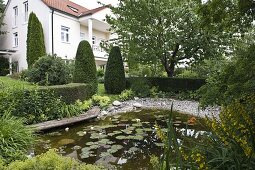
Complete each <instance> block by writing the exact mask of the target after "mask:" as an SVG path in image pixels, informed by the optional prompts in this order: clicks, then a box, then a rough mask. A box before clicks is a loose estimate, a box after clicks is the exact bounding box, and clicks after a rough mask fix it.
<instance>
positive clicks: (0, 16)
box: [0, 0, 5, 35]
mask: <svg viewBox="0 0 255 170" xmlns="http://www.w3.org/2000/svg"><path fill="white" fill-rule="evenodd" d="M4 9H5V5H4V2H3V0H0V35H1V34H4V33H5V32H4V31H2V30H1V27H2V26H3V25H4V23H3V18H4Z"/></svg>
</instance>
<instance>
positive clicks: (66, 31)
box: [61, 26, 70, 43]
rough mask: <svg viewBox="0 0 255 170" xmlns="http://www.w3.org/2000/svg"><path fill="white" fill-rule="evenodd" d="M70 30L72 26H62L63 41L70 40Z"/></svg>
mask: <svg viewBox="0 0 255 170" xmlns="http://www.w3.org/2000/svg"><path fill="white" fill-rule="evenodd" d="M69 30H70V28H68V27H65V26H61V41H62V42H66V43H68V42H69Z"/></svg>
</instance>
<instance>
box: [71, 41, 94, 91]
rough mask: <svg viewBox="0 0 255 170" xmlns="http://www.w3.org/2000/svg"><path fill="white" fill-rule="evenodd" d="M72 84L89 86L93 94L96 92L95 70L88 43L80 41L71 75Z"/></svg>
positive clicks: (92, 55)
mask: <svg viewBox="0 0 255 170" xmlns="http://www.w3.org/2000/svg"><path fill="white" fill-rule="evenodd" d="M73 82H74V83H86V84H91V85H92V88H93V90H92V91H93V93H96V90H97V69H96V62H95V57H94V54H93V51H92V49H91V46H90V44H89V42H88V41H81V42H80V44H79V46H78V49H77V53H76V57H75V69H74V75H73Z"/></svg>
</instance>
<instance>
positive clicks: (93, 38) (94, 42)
mask: <svg viewBox="0 0 255 170" xmlns="http://www.w3.org/2000/svg"><path fill="white" fill-rule="evenodd" d="M95 44H96V37H95V36H93V37H92V45H95Z"/></svg>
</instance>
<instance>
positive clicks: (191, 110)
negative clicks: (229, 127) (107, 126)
mask: <svg viewBox="0 0 255 170" xmlns="http://www.w3.org/2000/svg"><path fill="white" fill-rule="evenodd" d="M172 103H173V110H175V111H179V112H182V113H187V114H191V115H194V116H199V117H205V116H208V117H212V116H215V117H218V115H219V112H220V107H208V108H206V109H205V110H202V109H201V108H199V103H198V102H196V101H187V100H182V101H181V100H175V99H162V98H158V99H151V98H141V99H137V100H129V101H125V102H122V103H121V105H120V106H112V107H110V108H109V109H108V110H106V112H107V113H104V114H116V113H121V112H129V111H134V110H136V109H138V108H137V107H135V106H134V105H136V104H140V105H141V107H139V108H141V109H167V110H170V109H171V105H172Z"/></svg>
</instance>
